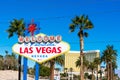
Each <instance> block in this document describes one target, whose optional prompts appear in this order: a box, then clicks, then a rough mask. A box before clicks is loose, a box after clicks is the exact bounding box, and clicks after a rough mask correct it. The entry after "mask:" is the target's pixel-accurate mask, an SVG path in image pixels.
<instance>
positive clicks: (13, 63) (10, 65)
mask: <svg viewBox="0 0 120 80" xmlns="http://www.w3.org/2000/svg"><path fill="white" fill-rule="evenodd" d="M5 53H6V55H5V57H4V69H7V70H11V69H12V70H17V65H18V63H17V59H16V58H15V54H14V53H12V54H11V55H10V54H8V51H7V50H6V51H5Z"/></svg>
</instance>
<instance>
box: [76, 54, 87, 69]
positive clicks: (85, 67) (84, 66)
mask: <svg viewBox="0 0 120 80" xmlns="http://www.w3.org/2000/svg"><path fill="white" fill-rule="evenodd" d="M75 64H76V67H80V66H81V60H80V58H78V59H77V61H76V62H75ZM88 66H89V61H88V60H87V59H86V58H85V56H83V70H84V71H85V70H86V69H88Z"/></svg>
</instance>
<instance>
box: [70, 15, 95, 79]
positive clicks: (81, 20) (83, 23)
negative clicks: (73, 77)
mask: <svg viewBox="0 0 120 80" xmlns="http://www.w3.org/2000/svg"><path fill="white" fill-rule="evenodd" d="M69 28H70V31H71V32H74V31H75V29H79V32H78V36H79V37H80V58H81V66H80V67H81V68H80V79H81V80H84V72H83V56H84V53H83V50H84V40H83V38H84V37H87V36H88V33H87V32H84V30H88V29H92V28H93V24H92V22H91V21H90V20H89V19H88V16H84V15H82V16H80V17H79V16H76V17H75V18H73V19H72V23H71V24H70V27H69Z"/></svg>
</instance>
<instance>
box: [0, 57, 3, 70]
mask: <svg viewBox="0 0 120 80" xmlns="http://www.w3.org/2000/svg"><path fill="white" fill-rule="evenodd" d="M3 61H4V58H3V56H2V55H0V70H3V65H4V62H3Z"/></svg>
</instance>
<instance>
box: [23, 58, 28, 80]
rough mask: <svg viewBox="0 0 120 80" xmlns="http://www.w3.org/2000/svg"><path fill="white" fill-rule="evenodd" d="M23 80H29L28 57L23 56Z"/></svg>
mask: <svg viewBox="0 0 120 80" xmlns="http://www.w3.org/2000/svg"><path fill="white" fill-rule="evenodd" d="M23 80H27V58H25V57H24V58H23Z"/></svg>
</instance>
